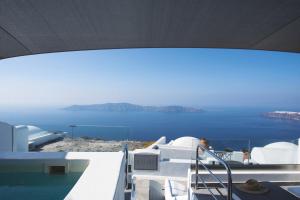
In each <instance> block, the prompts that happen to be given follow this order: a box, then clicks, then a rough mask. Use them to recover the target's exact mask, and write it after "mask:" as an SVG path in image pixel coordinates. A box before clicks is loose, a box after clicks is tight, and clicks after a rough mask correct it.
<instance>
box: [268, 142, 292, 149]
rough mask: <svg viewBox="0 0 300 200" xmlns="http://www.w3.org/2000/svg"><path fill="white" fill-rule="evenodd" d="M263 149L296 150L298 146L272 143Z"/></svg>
mask: <svg viewBox="0 0 300 200" xmlns="http://www.w3.org/2000/svg"><path fill="white" fill-rule="evenodd" d="M264 148H277V149H297V148H298V146H297V145H296V144H293V143H290V142H274V143H271V144H268V145H266V146H264Z"/></svg>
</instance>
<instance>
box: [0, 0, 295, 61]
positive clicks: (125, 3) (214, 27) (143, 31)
mask: <svg viewBox="0 0 300 200" xmlns="http://www.w3.org/2000/svg"><path fill="white" fill-rule="evenodd" d="M141 47H158V48H160V47H170V48H172V47H203V48H241V49H262V50H276V51H290V52H300V0H0V59H1V58H8V57H14V56H20V55H31V54H37V53H46V52H59V51H72V50H88V49H110V48H141Z"/></svg>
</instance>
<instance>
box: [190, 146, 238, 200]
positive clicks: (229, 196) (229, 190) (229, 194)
mask: <svg viewBox="0 0 300 200" xmlns="http://www.w3.org/2000/svg"><path fill="white" fill-rule="evenodd" d="M199 149H201V150H202V151H203V152H207V153H208V154H210V155H211V156H212V157H214V158H215V159H216V160H218V161H219V162H220V163H221V164H222V165H223V166H224V167H225V169H226V171H227V200H232V176H231V169H230V167H229V165H228V164H227V163H226V162H225V161H224V160H223V159H221V158H220V157H218V156H217V155H216V154H214V153H213V152H211V151H209V150H208V149H206V148H204V147H203V146H201V145H200V144H198V146H197V149H196V182H195V189H197V188H198V173H199V172H198V165H199ZM203 167H205V165H204V164H203ZM205 168H206V167H205ZM206 169H207V170H208V171H209V172H210V173H211V174H212V172H211V171H210V170H209V169H208V168H206ZM212 175H213V174H212ZM217 180H218V181H220V183H221V184H223V183H222V181H221V180H220V179H218V178H217ZM225 188H226V187H225Z"/></svg>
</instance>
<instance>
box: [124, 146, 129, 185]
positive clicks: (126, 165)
mask: <svg viewBox="0 0 300 200" xmlns="http://www.w3.org/2000/svg"><path fill="white" fill-rule="evenodd" d="M123 152H124V153H125V189H128V144H125V145H124V149H123Z"/></svg>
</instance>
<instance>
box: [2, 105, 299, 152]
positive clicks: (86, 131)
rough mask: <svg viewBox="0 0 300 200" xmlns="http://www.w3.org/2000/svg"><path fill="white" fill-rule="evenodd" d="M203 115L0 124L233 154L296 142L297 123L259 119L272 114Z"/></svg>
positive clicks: (19, 117)
mask: <svg viewBox="0 0 300 200" xmlns="http://www.w3.org/2000/svg"><path fill="white" fill-rule="evenodd" d="M204 110H205V111H204V112H201V113H159V112H92V111H65V110H63V109H60V108H36V109H33V108H31V109H15V110H12V109H0V121H3V122H7V123H10V124H14V125H21V124H22V125H34V126H38V127H40V128H42V129H45V130H48V131H65V132H68V135H69V136H70V137H89V138H99V139H104V140H140V141H154V140H157V139H159V138H160V137H161V136H166V137H167V140H168V141H170V140H174V139H176V138H179V137H183V136H193V137H197V138H202V137H204V138H207V139H208V140H209V141H210V144H211V145H212V146H217V147H218V148H231V149H233V150H235V149H239V150H241V149H245V148H250V147H253V146H264V145H266V144H269V143H272V142H277V141H288V142H293V143H297V142H298V138H300V121H289V120H280V119H270V118H266V117H264V116H263V113H265V112H269V111H274V108H244V107H234V108H232V107H209V108H204ZM296 111H298V110H296ZM72 125H74V126H75V127H74V126H73V127H72Z"/></svg>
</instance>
